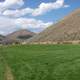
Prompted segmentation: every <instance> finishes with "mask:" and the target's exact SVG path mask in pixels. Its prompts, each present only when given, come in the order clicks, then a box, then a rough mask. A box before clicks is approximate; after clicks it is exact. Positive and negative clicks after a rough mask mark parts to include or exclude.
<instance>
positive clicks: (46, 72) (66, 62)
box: [0, 45, 80, 80]
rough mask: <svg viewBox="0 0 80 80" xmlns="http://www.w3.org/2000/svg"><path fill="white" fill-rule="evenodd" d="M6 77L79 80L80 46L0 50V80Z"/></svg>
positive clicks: (4, 47) (19, 79)
mask: <svg viewBox="0 0 80 80" xmlns="http://www.w3.org/2000/svg"><path fill="white" fill-rule="evenodd" d="M6 66H8V67H9V68H8V69H9V70H10V71H11V72H10V73H9V72H7V71H8V70H6ZM5 73H7V75H6V76H7V77H8V76H9V75H8V74H11V75H12V76H11V77H13V79H12V80H80V45H16V46H3V47H0V80H7V79H6V78H7V77H6V76H5ZM4 77H5V78H4ZM10 80H11V79H10Z"/></svg>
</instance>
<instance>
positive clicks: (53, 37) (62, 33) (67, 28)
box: [28, 9, 80, 42]
mask: <svg viewBox="0 0 80 80" xmlns="http://www.w3.org/2000/svg"><path fill="white" fill-rule="evenodd" d="M75 40H80V9H77V10H75V11H74V12H72V13H71V14H70V15H68V16H66V17H65V18H64V19H62V20H61V21H59V22H58V23H56V24H55V25H52V26H51V27H48V28H47V29H46V30H44V31H43V32H41V33H40V34H38V35H36V36H34V37H33V38H31V39H29V40H28V42H48V41H50V42H55V41H57V42H58V41H60V42H61V41H75Z"/></svg>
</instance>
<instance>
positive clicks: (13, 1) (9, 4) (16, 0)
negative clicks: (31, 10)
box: [0, 0, 24, 12]
mask: <svg viewBox="0 0 80 80" xmlns="http://www.w3.org/2000/svg"><path fill="white" fill-rule="evenodd" d="M23 4H24V2H23V0H6V1H5V2H1V3H0V12H3V11H5V10H6V9H17V8H19V7H21V6H22V5H23Z"/></svg>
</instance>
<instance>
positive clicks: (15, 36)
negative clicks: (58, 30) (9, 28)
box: [6, 29, 35, 41]
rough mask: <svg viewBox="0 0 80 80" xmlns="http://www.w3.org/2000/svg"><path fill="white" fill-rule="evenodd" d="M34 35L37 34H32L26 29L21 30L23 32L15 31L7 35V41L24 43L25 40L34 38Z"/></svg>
mask: <svg viewBox="0 0 80 80" xmlns="http://www.w3.org/2000/svg"><path fill="white" fill-rule="evenodd" d="M34 35H35V33H33V32H30V31H28V30H26V29H21V30H18V31H15V32H13V33H11V34H9V35H7V36H6V39H9V40H20V41H24V40H27V39H29V38H31V37H33V36H34Z"/></svg>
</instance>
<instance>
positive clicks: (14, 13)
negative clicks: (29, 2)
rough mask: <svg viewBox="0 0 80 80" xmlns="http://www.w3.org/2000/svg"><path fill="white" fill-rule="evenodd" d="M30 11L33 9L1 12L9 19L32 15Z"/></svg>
mask: <svg viewBox="0 0 80 80" xmlns="http://www.w3.org/2000/svg"><path fill="white" fill-rule="evenodd" d="M32 11H33V9H31V8H25V9H21V10H6V11H4V12H3V15H5V16H9V17H20V16H24V15H26V14H29V13H32Z"/></svg>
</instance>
